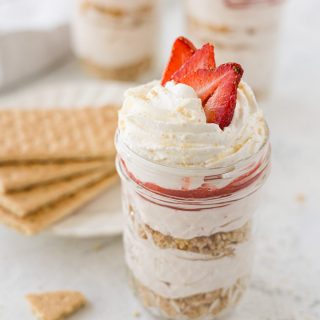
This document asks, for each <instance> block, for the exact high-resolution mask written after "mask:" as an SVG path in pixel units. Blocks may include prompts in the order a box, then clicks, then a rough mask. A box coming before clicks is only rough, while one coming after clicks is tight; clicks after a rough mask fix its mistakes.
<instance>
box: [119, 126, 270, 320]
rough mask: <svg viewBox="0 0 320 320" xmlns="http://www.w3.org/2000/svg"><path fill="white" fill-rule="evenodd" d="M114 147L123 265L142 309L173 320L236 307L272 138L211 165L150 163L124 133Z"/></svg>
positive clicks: (200, 319) (203, 318)
mask: <svg viewBox="0 0 320 320" xmlns="http://www.w3.org/2000/svg"><path fill="white" fill-rule="evenodd" d="M266 128H267V127H266ZM267 131H268V130H267ZM116 147H117V151H118V157H117V170H118V173H119V175H120V177H121V181H122V199H123V211H124V216H125V228H124V244H125V257H126V263H127V267H128V269H129V274H130V279H131V283H132V285H133V288H134V291H135V293H136V295H137V296H138V298H139V299H140V300H141V302H142V304H143V305H144V307H145V308H146V309H148V310H149V311H150V312H151V313H152V314H154V315H156V316H160V317H162V318H165V319H173V320H189V319H190V320H191V319H197V320H209V319H217V317H220V316H222V315H224V314H226V313H228V312H230V311H232V310H233V309H234V307H235V306H236V305H237V304H238V302H239V301H240V299H241V297H242V296H243V294H244V292H245V290H246V287H247V285H248V279H249V277H250V273H251V269H252V264H253V257H254V233H253V226H254V220H255V219H254V212H255V209H256V207H257V205H258V202H259V196H260V192H259V190H260V187H261V186H262V185H263V184H264V182H265V180H266V178H267V176H268V173H269V168H270V145H269V141H268V137H267V139H266V141H265V143H264V144H263V145H262V147H261V148H260V150H259V151H258V152H257V153H255V154H254V155H252V156H250V157H249V158H247V159H243V160H241V161H238V162H237V163H233V164H230V165H228V166H226V167H217V168H210V169H208V168H181V167H179V168H174V167H169V166H164V165H160V164H157V163H154V162H151V161H149V160H145V159H143V158H142V157H140V156H139V155H137V154H136V153H134V152H133V151H132V150H130V149H129V148H128V147H127V146H126V145H125V143H124V142H123V141H122V139H121V135H120V133H117V135H116Z"/></svg>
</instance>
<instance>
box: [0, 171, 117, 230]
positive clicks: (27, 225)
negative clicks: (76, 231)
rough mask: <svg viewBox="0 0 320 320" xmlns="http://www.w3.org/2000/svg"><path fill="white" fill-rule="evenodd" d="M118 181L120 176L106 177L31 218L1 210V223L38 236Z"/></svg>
mask: <svg viewBox="0 0 320 320" xmlns="http://www.w3.org/2000/svg"><path fill="white" fill-rule="evenodd" d="M117 181H118V176H117V175H116V174H113V175H111V176H106V177H104V178H103V179H101V180H100V181H98V182H97V183H95V184H93V185H90V186H86V187H85V188H82V189H81V190H79V191H78V192H77V193H75V194H73V195H70V196H69V197H67V198H64V199H63V200H61V201H58V202H56V203H53V204H52V205H51V206H49V207H45V208H43V209H41V210H39V211H37V212H35V213H33V214H31V215H29V216H26V217H18V216H15V215H14V214H12V213H9V212H8V211H6V210H4V209H2V208H0V223H3V224H5V225H7V226H9V227H11V228H13V229H16V230H17V231H19V232H21V233H23V234H25V235H34V234H37V233H39V232H41V231H43V230H44V229H46V228H47V227H49V226H50V225H52V224H53V223H55V222H57V221H59V220H61V219H62V218H64V217H66V216H68V215H70V214H71V213H73V212H74V211H76V210H77V209H79V208H80V207H82V206H83V205H84V204H86V203H87V202H89V201H90V200H92V199H94V198H95V197H96V196H97V195H98V194H100V193H101V192H102V191H104V190H105V189H106V188H108V187H109V186H111V185H113V184H115V183H116V182H117Z"/></svg>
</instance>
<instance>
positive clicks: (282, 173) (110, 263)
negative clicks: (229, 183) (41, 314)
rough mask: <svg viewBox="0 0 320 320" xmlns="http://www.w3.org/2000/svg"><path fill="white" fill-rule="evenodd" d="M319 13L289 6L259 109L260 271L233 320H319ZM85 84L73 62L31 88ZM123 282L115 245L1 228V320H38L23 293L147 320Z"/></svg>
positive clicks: (313, 2) (314, 1)
mask: <svg viewBox="0 0 320 320" xmlns="http://www.w3.org/2000/svg"><path fill="white" fill-rule="evenodd" d="M319 11H320V2H319V1H318V0H309V1H300V0H291V1H290V0H289V6H288V10H287V13H286V17H285V26H284V31H285V32H284V36H283V38H282V42H281V51H280V55H279V60H278V62H279V63H278V71H277V77H276V81H275V84H274V87H275V90H274V93H273V96H272V97H271V98H270V99H269V100H268V101H267V102H265V103H264V104H263V108H264V110H265V114H266V117H267V119H268V122H269V125H270V129H271V140H272V145H273V170H272V174H271V176H270V178H269V181H268V183H267V185H266V187H265V196H264V200H263V203H262V205H261V207H260V209H259V212H258V214H259V216H260V226H259V229H258V233H257V236H258V246H257V259H256V266H255V270H254V273H253V279H252V284H251V287H250V289H249V291H248V294H247V295H246V296H245V299H244V301H243V302H242V304H241V305H240V307H239V308H238V310H237V312H236V313H235V314H234V315H233V316H232V317H231V318H230V320H318V319H320V249H319V247H320V232H319V229H320V200H319V199H320V194H319V192H320V185H319V181H320V171H319V163H320V142H319V141H320V125H319V119H320V103H319V101H320V89H319V72H320V68H319V65H320V64H319V52H320V43H319V40H316V39H319V36H318V32H319V30H320V19H319V18H318V12H319ZM167 21H168V20H167ZM178 23H179V21H178ZM166 29H167V30H168V26H167V27H166ZM176 35H177V32H175V33H173V34H170V38H174V37H175V36H176ZM170 40H171V39H170ZM168 43H170V42H168ZM84 79H86V77H84V76H83V75H82V74H81V72H80V71H79V70H78V67H77V64H76V63H75V62H70V63H68V64H67V65H65V66H63V67H61V68H60V69H57V70H56V71H54V72H53V73H51V74H49V75H47V76H45V77H44V78H41V79H36V80H35V82H34V83H32V84H29V85H28V87H29V88H30V87H32V86H37V85H39V84H52V83H59V82H64V81H69V80H70V81H75V83H77V81H78V82H81V81H83V80H84ZM24 89H25V87H20V88H19V89H18V90H17V91H14V92H9V93H7V94H6V95H2V97H0V100H1V99H2V101H3V99H6V98H8V97H12V96H14V95H18V94H19V93H20V92H21V90H24ZM125 278H126V276H125V266H124V261H123V249H122V244H121V239H120V238H113V239H102V238H99V239H91V240H88V239H86V240H85V239H82V240H80V239H68V238H65V239H64V238H56V237H53V236H50V235H45V234H43V235H40V236H38V237H33V238H25V237H23V236H21V235H18V234H16V233H15V232H13V231H11V230H8V229H6V228H4V227H2V226H1V227H0V319H1V320H2V319H4V320H20V319H23V320H29V319H30V320H32V319H34V317H33V316H32V314H31V311H30V309H29V306H28V305H27V303H26V301H25V299H24V295H25V294H26V293H28V292H34V291H46V290H54V289H68V288H69V289H79V290H81V291H82V292H83V293H84V294H85V295H86V296H87V297H88V299H89V301H90V305H89V306H88V307H87V308H85V309H83V311H81V312H79V313H78V314H76V315H75V316H74V317H73V319H79V320H87V319H90V320H102V319H110V320H130V319H141V320H147V319H151V318H150V316H149V315H148V314H145V313H144V312H143V310H142V308H141V307H140V305H139V304H138V303H137V302H136V301H135V299H134V298H133V296H132V294H131V292H130V290H129V289H128V287H127V283H126V279H125ZM136 311H138V312H140V313H141V315H140V317H139V318H137V317H135V316H134V312H136Z"/></svg>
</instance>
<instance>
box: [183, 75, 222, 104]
mask: <svg viewBox="0 0 320 320" xmlns="http://www.w3.org/2000/svg"><path fill="white" fill-rule="evenodd" d="M177 82H179V83H184V84H186V85H188V86H190V87H192V88H193V89H194V91H195V92H196V93H197V95H198V97H199V98H200V99H201V101H202V103H203V104H204V103H205V102H206V101H207V100H208V98H209V97H210V96H211V95H212V93H213V92H214V91H215V90H216V89H217V87H218V85H219V83H218V81H217V75H216V73H215V70H211V69H199V70H196V71H195V72H193V73H189V74H187V75H186V76H185V77H184V78H183V79H181V80H180V81H177Z"/></svg>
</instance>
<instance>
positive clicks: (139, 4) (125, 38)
mask: <svg viewBox="0 0 320 320" xmlns="http://www.w3.org/2000/svg"><path fill="white" fill-rule="evenodd" d="M157 15H158V8H157V0H138V1H137V0H76V1H75V8H74V12H73V19H72V40H73V49H74V52H75V55H76V56H77V57H78V58H79V60H80V62H81V64H82V66H83V67H84V69H85V70H86V71H88V72H89V73H91V74H94V75H96V76H98V77H101V78H105V79H114V80H136V79H137V78H138V77H139V76H140V75H142V74H144V73H146V72H147V71H149V70H151V67H152V62H153V60H154V54H155V46H156V43H155V38H156V37H154V34H155V32H156V28H157Z"/></svg>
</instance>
